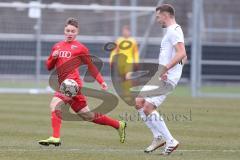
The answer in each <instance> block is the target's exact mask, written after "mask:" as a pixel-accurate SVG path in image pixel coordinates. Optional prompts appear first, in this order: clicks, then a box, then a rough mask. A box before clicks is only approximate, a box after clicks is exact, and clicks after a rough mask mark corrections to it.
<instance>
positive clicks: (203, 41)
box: [0, 0, 240, 96]
mask: <svg viewBox="0 0 240 160" xmlns="http://www.w3.org/2000/svg"><path fill="white" fill-rule="evenodd" d="M166 2H167V3H171V4H173V5H174V6H175V7H176V13H177V16H176V18H177V21H178V23H179V24H180V25H181V26H182V28H183V30H184V33H185V39H186V45H187V49H188V57H189V58H190V60H189V63H188V64H187V65H186V66H185V68H184V73H183V77H184V78H183V79H184V80H185V82H190V79H191V80H192V81H191V82H192V85H191V87H192V94H193V96H201V95H204V94H203V93H202V91H201V88H202V87H204V86H206V85H207V84H209V83H210V84H216V83H215V82H224V84H232V82H233V81H234V82H238V81H239V80H240V78H239V72H237V71H236V67H238V66H239V64H240V59H238V57H240V56H239V54H240V53H239V51H238V49H239V48H238V47H239V46H240V21H239V15H240V11H239V10H238V8H239V7H240V2H239V1H238V0H231V3H229V1H228V0H222V1H218V0H211V1H207V0H201V1H197V0H181V1H174V0H168V1H164V0H159V1H158V0H149V1H144V0H132V1H127V0H115V1H111V2H110V1H104V0H102V1H97V0H92V1H90V2H89V1H87V0H80V1H79V0H71V1H67V2H64V1H53V0H44V1H41V0H38V1H27V0H22V1H19V2H15V1H14V2H13V1H7V0H6V1H3V0H2V1H0V11H1V16H0V22H1V23H0V41H1V43H0V48H1V53H0V80H1V85H0V88H1V89H0V91H2V92H8V91H9V92H17V91H19V92H20V90H21V91H23V90H24V92H27V91H29V87H28V86H31V88H39V87H42V85H41V83H42V82H43V81H44V82H46V79H47V77H48V76H47V75H48V72H47V71H46V70H45V67H44V60H45V59H46V57H47V56H48V54H49V51H50V48H51V45H53V44H54V43H55V42H56V41H59V40H61V39H62V38H63V36H62V32H63V25H64V21H65V19H66V18H67V17H70V16H71V17H76V18H78V19H79V21H80V36H79V37H78V39H79V40H80V41H81V42H83V43H85V44H86V45H87V46H88V47H89V48H90V51H91V52H92V54H94V55H97V56H99V57H101V58H102V59H103V60H104V62H105V63H106V65H105V68H104V70H103V73H104V75H105V76H108V73H109V66H108V63H107V62H108V57H109V53H105V52H104V51H103V50H102V46H103V45H104V44H105V43H107V42H109V41H114V40H115V39H116V37H118V36H119V35H120V34H121V33H120V32H121V31H120V30H121V27H122V26H123V25H125V24H129V25H130V26H131V30H132V34H133V36H134V37H136V39H137V41H138V43H139V47H140V50H141V60H144V61H150V62H156V63H158V62H157V58H158V53H159V46H160V41H161V37H162V35H163V33H164V31H163V30H162V29H160V27H159V26H158V25H157V24H156V23H155V21H154V11H155V7H156V6H157V4H158V3H159V4H160V3H166ZM66 3H68V4H66ZM201 4H202V5H201ZM221 47H222V48H225V49H226V51H224V50H221V49H222V48H221ZM218 52H221V54H218ZM219 55H220V57H224V56H226V57H228V58H226V59H223V58H219ZM229 55H230V58H229ZM190 64H191V65H190ZM224 69H225V71H224V72H221V70H224ZM218 70H220V71H218ZM190 71H191V73H192V74H190ZM228 72H229V73H231V74H230V75H229V74H228ZM190 76H191V78H190ZM20 80H22V81H23V83H25V82H26V81H27V83H28V84H29V83H30V82H29V81H31V82H32V83H33V85H24V84H23V85H22V88H21V87H19V82H20ZM12 84H13V85H12ZM46 84H47V82H46ZM46 84H44V85H46ZM222 84H223V83H220V85H222ZM234 84H237V86H238V83H234ZM20 88H21V89H20ZM23 88H24V89H23ZM224 95H226V94H224ZM235 95H236V94H234V96H235Z"/></svg>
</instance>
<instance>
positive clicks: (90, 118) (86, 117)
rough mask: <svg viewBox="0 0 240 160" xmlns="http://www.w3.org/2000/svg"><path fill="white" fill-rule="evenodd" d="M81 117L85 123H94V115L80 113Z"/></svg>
mask: <svg viewBox="0 0 240 160" xmlns="http://www.w3.org/2000/svg"><path fill="white" fill-rule="evenodd" d="M79 116H80V117H82V119H83V120H84V121H89V122H90V121H93V120H94V114H91V112H87V113H79Z"/></svg>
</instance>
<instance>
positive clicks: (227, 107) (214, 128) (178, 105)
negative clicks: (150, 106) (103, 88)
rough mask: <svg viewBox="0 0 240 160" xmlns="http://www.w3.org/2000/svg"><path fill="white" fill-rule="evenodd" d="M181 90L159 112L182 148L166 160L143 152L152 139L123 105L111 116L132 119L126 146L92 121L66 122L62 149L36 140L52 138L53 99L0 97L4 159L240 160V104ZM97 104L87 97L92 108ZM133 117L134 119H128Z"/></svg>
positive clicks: (1, 153)
mask: <svg viewBox="0 0 240 160" xmlns="http://www.w3.org/2000/svg"><path fill="white" fill-rule="evenodd" d="M187 92H188V91H187V90H186V89H183V88H181V87H180V88H177V91H176V93H175V94H173V95H170V96H169V97H168V99H167V100H166V101H165V103H164V104H163V105H162V106H161V108H160V110H161V113H162V114H164V116H165V117H166V123H167V125H168V127H169V129H170V131H171V132H172V134H173V135H174V136H175V137H176V139H178V140H179V141H180V147H179V148H178V150H177V151H176V152H174V153H173V154H172V155H170V156H168V157H162V156H160V150H157V151H155V152H153V153H151V154H145V153H143V149H144V148H145V147H146V146H148V145H149V143H150V142H151V140H152V135H151V133H150V131H149V130H148V129H147V127H146V126H145V125H144V123H143V122H141V121H140V120H139V119H138V117H134V115H137V112H136V111H135V109H134V108H133V107H130V106H127V105H126V104H125V103H124V102H122V101H120V103H119V105H118V107H117V108H116V109H115V110H113V111H112V112H110V113H109V114H108V115H109V116H111V117H114V118H117V119H120V118H123V117H124V118H125V119H126V117H125V115H126V113H127V115H128V117H127V118H128V119H127V120H128V127H127V137H126V138H127V139H126V143H124V144H120V143H119V138H118V135H117V132H116V131H115V130H114V129H112V128H110V127H106V126H100V125H96V124H92V123H89V122H66V121H64V122H63V124H62V131H61V134H62V141H63V143H62V146H60V147H53V146H50V147H42V146H39V145H38V143H37V141H38V140H40V139H43V138H47V137H48V136H50V134H51V127H50V112H49V107H48V104H49V102H50V99H51V96H52V95H24V94H22V95H18V94H7V95H6V94H0V160H33V159H34V160H43V159H44V160H47V159H49V160H82V159H84V160H102V159H107V160H108V159H109V160H120V159H129V160H155V159H156V160H159V159H167V160H192V159H194V160H221V159H222V160H226V159H228V160H234V159H236V160H238V159H239V157H240V118H239V117H240V116H239V115H240V100H238V99H224V98H219V99H217V98H197V99H194V98H191V97H190V96H189V94H188V93H187ZM97 103H98V101H97V100H95V99H93V98H89V105H90V106H96V105H97ZM130 115H131V116H130Z"/></svg>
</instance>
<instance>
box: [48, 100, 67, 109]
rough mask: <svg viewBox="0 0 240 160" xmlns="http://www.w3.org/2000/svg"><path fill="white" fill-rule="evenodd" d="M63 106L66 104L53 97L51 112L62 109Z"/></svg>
mask: <svg viewBox="0 0 240 160" xmlns="http://www.w3.org/2000/svg"><path fill="white" fill-rule="evenodd" d="M63 104H64V102H63V100H62V99H60V98H58V97H53V98H52V101H51V103H50V106H49V107H50V110H51V111H54V110H57V109H61V105H63Z"/></svg>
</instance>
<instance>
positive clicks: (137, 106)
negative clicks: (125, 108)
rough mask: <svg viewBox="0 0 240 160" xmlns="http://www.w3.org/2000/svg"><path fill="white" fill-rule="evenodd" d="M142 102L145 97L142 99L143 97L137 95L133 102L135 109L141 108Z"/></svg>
mask: <svg viewBox="0 0 240 160" xmlns="http://www.w3.org/2000/svg"><path fill="white" fill-rule="evenodd" d="M144 102H145V99H144V98H142V97H137V98H136V99H135V104H136V105H135V108H136V109H137V110H139V109H141V108H143V105H144Z"/></svg>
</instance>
